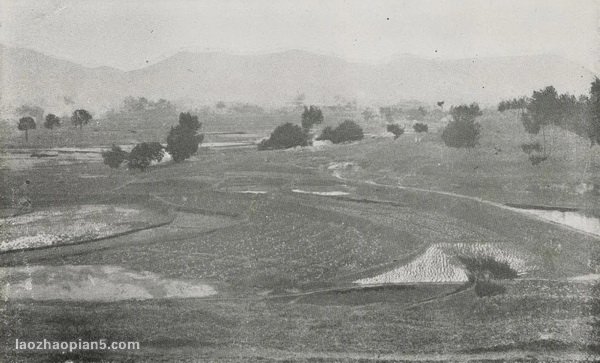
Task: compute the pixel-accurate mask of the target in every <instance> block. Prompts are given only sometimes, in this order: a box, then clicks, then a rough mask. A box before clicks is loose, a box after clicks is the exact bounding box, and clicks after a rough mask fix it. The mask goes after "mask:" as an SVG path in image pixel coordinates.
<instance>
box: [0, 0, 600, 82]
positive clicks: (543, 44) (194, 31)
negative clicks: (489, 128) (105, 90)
mask: <svg viewBox="0 0 600 363" xmlns="http://www.w3.org/2000/svg"><path fill="white" fill-rule="evenodd" d="M598 4H599V3H598V2H597V1H595V0H555V1H552V0H540V1H537V0H535V1H534V0H531V1H530V0H497V1H490V0H477V1H472V0H468V1H462V0H452V1H441V0H440V1H422V0H411V1H400V0H394V1H383V0H382V1H376V0H363V1H355V0H348V1H343V0H320V1H316V0H294V1H286V0H244V1H228V0H216V1H191V0H117V1H115V0H80V1H73V0H35V1H33V0H0V22H1V23H0V42H1V43H3V44H7V45H13V46H20V47H26V48H31V49H34V50H38V51H41V52H43V53H46V54H50V55H53V56H57V57H60V58H62V59H68V60H71V61H75V62H77V63H81V64H85V65H88V66H99V65H107V66H112V67H116V68H120V69H126V70H128V69H134V68H140V67H142V66H144V65H145V64H147V63H150V64H151V63H155V62H157V61H159V60H161V59H164V58H166V57H167V56H170V55H172V54H174V53H176V52H177V51H180V50H189V51H203V50H219V51H227V52H235V53H264V52H271V51H278V50H286V49H303V50H308V51H313V52H318V53H322V54H332V55H337V56H340V57H343V58H346V59H349V60H356V61H362V62H371V63H374V62H382V61H385V60H386V59H389V58H390V57H392V56H394V55H396V54H399V53H411V54H415V55H419V56H426V57H432V58H435V57H439V58H464V57H477V56H479V57H482V56H497V55H522V54H533V53H555V54H560V55H563V56H566V57H568V58H570V59H572V60H575V61H577V62H579V63H582V64H584V65H586V66H587V67H589V68H591V69H592V68H594V69H595V70H596V71H600V67H599V66H598V58H599V55H600V53H599V52H598V48H599V47H600V35H599V33H600V31H599V30H598V29H599V25H600V21H599V19H600V15H599V14H600V12H599V6H598Z"/></svg>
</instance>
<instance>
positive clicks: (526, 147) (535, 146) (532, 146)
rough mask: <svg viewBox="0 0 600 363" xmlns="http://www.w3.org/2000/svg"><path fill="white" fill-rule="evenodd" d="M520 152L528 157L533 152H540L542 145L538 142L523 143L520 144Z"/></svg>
mask: <svg viewBox="0 0 600 363" xmlns="http://www.w3.org/2000/svg"><path fill="white" fill-rule="evenodd" d="M521 150H523V152H524V153H526V154H528V155H529V154H531V153H532V152H534V151H536V152H542V145H541V144H540V143H539V142H532V143H529V144H527V143H525V144H521Z"/></svg>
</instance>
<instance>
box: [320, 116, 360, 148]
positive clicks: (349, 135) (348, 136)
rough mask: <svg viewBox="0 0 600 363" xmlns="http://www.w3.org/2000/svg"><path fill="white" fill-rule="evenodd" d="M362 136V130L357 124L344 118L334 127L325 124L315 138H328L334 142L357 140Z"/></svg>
mask: <svg viewBox="0 0 600 363" xmlns="http://www.w3.org/2000/svg"><path fill="white" fill-rule="evenodd" d="M363 137H364V133H363V130H362V128H361V127H360V126H358V124H357V123H356V122H354V121H352V120H345V121H344V122H342V123H341V124H339V125H338V126H337V127H336V128H335V129H332V128H331V127H329V126H327V127H326V128H325V129H323V132H322V133H321V135H320V136H319V137H318V138H317V140H329V141H331V142H332V143H334V144H339V143H342V142H349V141H358V140H362V139H363Z"/></svg>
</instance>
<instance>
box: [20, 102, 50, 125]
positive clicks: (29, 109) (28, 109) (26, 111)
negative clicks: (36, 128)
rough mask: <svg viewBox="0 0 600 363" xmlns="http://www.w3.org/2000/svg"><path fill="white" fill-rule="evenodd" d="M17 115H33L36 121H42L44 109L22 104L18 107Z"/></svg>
mask: <svg viewBox="0 0 600 363" xmlns="http://www.w3.org/2000/svg"><path fill="white" fill-rule="evenodd" d="M17 115H18V116H22V117H25V116H30V117H33V119H34V121H36V122H42V120H43V119H44V109H43V108H41V107H39V106H29V105H22V106H19V107H18V108H17Z"/></svg>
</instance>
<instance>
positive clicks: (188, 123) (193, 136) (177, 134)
mask: <svg viewBox="0 0 600 363" xmlns="http://www.w3.org/2000/svg"><path fill="white" fill-rule="evenodd" d="M201 127H202V124H201V123H200V122H199V121H198V116H192V115H191V114H190V113H189V112H187V113H183V112H182V113H180V114H179V124H178V125H177V126H175V127H171V131H169V135H168V136H167V148H166V150H167V152H168V153H169V154H171V156H172V157H173V161H175V162H176V163H178V162H181V161H183V160H185V159H187V158H189V157H190V156H192V155H194V154H195V153H196V152H197V151H198V146H199V145H200V143H201V142H202V140H204V135H203V134H198V133H197V132H198V130H199V129H200V128H201Z"/></svg>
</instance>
